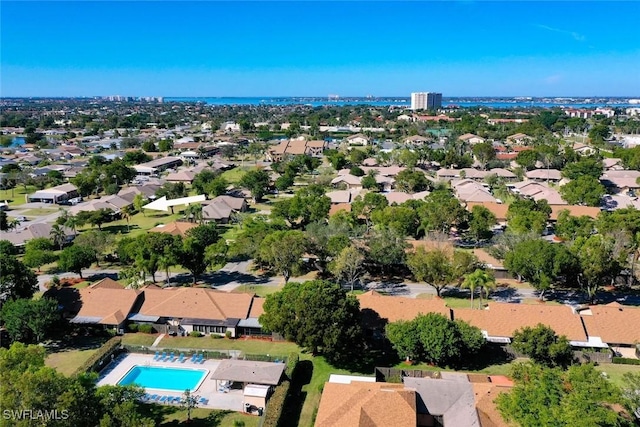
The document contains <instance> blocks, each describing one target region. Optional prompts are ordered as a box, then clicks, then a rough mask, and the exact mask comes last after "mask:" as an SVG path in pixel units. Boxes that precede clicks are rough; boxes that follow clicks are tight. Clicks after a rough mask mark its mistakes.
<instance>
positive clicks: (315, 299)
mask: <svg viewBox="0 0 640 427" xmlns="http://www.w3.org/2000/svg"><path fill="white" fill-rule="evenodd" d="M260 323H261V324H262V325H263V327H264V328H265V329H267V330H269V331H273V332H278V333H279V334H281V335H282V336H284V337H285V338H286V339H287V340H290V341H294V342H295V343H296V344H298V345H300V346H302V347H305V348H307V349H309V350H310V351H312V352H313V353H322V354H323V355H324V356H325V357H326V358H327V359H328V360H329V361H330V362H331V363H334V364H335V363H338V364H340V363H345V362H348V361H350V360H352V358H354V357H361V354H360V352H361V350H362V343H363V335H362V329H361V326H360V308H359V303H358V300H357V299H356V298H355V297H353V296H351V295H347V293H346V291H345V290H343V289H342V287H340V286H339V285H337V284H335V283H331V282H327V281H323V280H313V281H308V282H304V283H293V282H292V283H287V284H286V285H285V286H284V288H283V289H282V290H281V291H280V292H276V293H273V294H270V295H268V296H267V299H266V301H265V303H264V314H263V315H262V316H260Z"/></svg>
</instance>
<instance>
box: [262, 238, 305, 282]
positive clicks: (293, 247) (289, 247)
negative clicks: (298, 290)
mask: <svg viewBox="0 0 640 427" xmlns="http://www.w3.org/2000/svg"><path fill="white" fill-rule="evenodd" d="M306 246H307V242H306V239H305V236H304V233H303V232H301V231H297V230H291V231H275V232H273V233H271V234H268V235H266V236H265V238H264V240H263V241H262V243H260V252H259V258H260V260H261V261H262V262H264V263H266V264H267V265H268V266H270V267H271V268H272V269H273V270H274V271H275V272H277V273H280V274H282V275H283V276H284V281H285V283H287V282H288V281H289V278H290V277H291V275H292V274H293V273H294V272H295V271H297V270H298V269H299V268H300V265H301V263H302V255H304V253H305V251H306Z"/></svg>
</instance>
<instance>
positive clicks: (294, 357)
mask: <svg viewBox="0 0 640 427" xmlns="http://www.w3.org/2000/svg"><path fill="white" fill-rule="evenodd" d="M299 361H300V355H299V354H298V353H295V352H291V353H289V357H287V365H286V367H285V368H284V374H285V375H286V376H287V378H289V379H290V380H293V371H294V370H295V369H296V365H297V364H298V362H299Z"/></svg>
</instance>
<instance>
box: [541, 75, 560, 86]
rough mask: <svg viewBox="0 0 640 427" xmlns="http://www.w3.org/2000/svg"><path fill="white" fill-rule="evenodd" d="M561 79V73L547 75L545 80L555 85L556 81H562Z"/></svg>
mask: <svg viewBox="0 0 640 427" xmlns="http://www.w3.org/2000/svg"><path fill="white" fill-rule="evenodd" d="M561 80H562V76H561V75H560V74H553V75H551V76H548V77H546V78H545V79H544V82H545V83H546V84H549V85H553V84H556V83H560V81H561Z"/></svg>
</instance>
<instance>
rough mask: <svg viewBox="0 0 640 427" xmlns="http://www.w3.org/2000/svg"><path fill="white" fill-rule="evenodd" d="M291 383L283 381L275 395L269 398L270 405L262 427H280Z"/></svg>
mask: <svg viewBox="0 0 640 427" xmlns="http://www.w3.org/2000/svg"><path fill="white" fill-rule="evenodd" d="M290 386H291V383H290V382H289V380H283V381H282V382H281V383H280V384H279V385H278V386H277V387H276V389H275V390H274V392H273V394H272V395H271V397H270V398H269V403H268V404H267V408H266V410H265V412H264V422H263V423H262V427H278V424H279V423H280V417H281V416H282V411H283V410H284V402H285V400H287V395H288V394H289V387H290Z"/></svg>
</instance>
